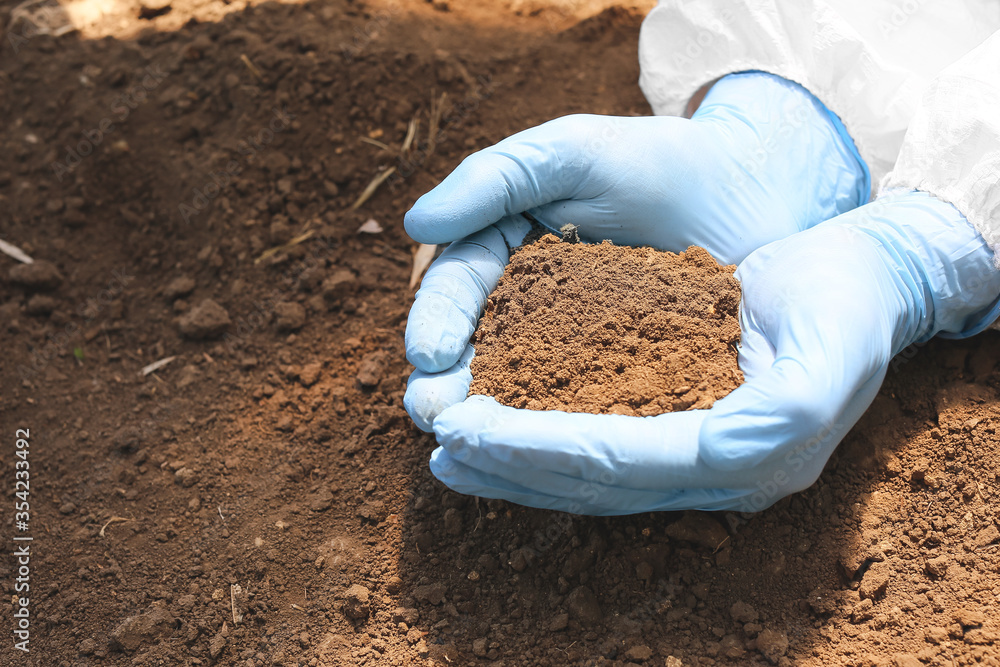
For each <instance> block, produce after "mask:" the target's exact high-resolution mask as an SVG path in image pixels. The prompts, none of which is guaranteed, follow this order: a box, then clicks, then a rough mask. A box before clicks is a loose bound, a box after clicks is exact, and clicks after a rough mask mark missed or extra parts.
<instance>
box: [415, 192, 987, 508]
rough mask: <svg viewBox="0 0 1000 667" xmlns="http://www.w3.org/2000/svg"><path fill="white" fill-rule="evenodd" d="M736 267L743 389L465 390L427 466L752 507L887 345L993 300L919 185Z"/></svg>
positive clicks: (629, 498)
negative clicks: (708, 402) (637, 413)
mask: <svg viewBox="0 0 1000 667" xmlns="http://www.w3.org/2000/svg"><path fill="white" fill-rule="evenodd" d="M737 277H738V278H739V280H740V281H741V283H742V287H743V301H742V303H741V308H740V325H741V328H742V341H741V350H740V367H741V368H742V369H743V372H744V374H745V376H746V383H745V384H743V385H742V386H740V387H739V388H738V389H736V390H735V391H733V392H732V393H731V394H730V395H729V396H727V397H725V398H723V399H721V400H719V401H717V402H716V404H715V405H714V406H713V407H712V408H711V409H710V410H697V411H688V412H682V413H672V414H666V415H660V416H656V417H626V416H620V415H589V414H569V413H564V412H557V411H547V412H539V411H529V410H515V409H513V408H507V407H504V406H501V405H499V404H498V403H496V402H495V401H494V400H493V399H491V398H486V397H483V396H472V397H469V398H468V399H467V400H466V401H464V402H463V403H460V404H457V405H454V406H452V407H450V408H448V409H447V410H445V411H444V412H443V413H442V414H441V415H440V416H438V417H437V419H436V420H435V421H434V432H435V433H436V434H437V438H438V442H439V443H440V444H441V447H439V448H438V449H437V450H435V452H434V454H433V456H432V459H431V470H432V471H433V472H434V474H435V475H436V476H437V477H438V478H439V479H440V480H442V481H443V482H444V483H445V484H447V485H448V486H450V487H451V488H453V489H455V490H456V491H460V492H462V493H469V494H475V495H479V496H485V497H490V498H504V499H508V500H512V501H514V502H517V503H520V504H523V505H530V506H534V507H542V508H549V509H559V510H565V511H569V512H574V513H582V514H606V515H610V514H626V513H633V512H644V511H653V510H680V509H705V510H723V509H732V510H741V511H756V510H760V509H763V508H765V507H768V506H770V505H771V504H773V503H774V502H775V501H777V500H778V499H780V498H782V497H784V496H786V495H789V494H791V493H794V492H796V491H799V490H802V489H804V488H806V487H808V486H810V485H811V484H812V483H813V482H814V481H815V480H816V478H817V477H818V476H819V474H820V472H821V471H822V469H823V466H824V464H825V463H826V461H827V459H828V458H829V456H830V454H831V453H832V452H833V450H834V448H835V447H836V446H837V444H838V443H839V442H840V441H841V439H842V438H843V437H844V435H845V434H846V433H847V431H848V430H849V429H850V428H851V427H852V426H853V425H854V424H855V423H856V422H857V420H858V419H859V418H860V417H861V415H862V413H863V412H864V411H865V410H866V409H867V407H868V406H869V404H870V403H871V402H872V400H873V399H874V398H875V395H876V393H877V392H878V389H879V386H880V385H881V384H882V380H883V378H884V377H885V374H886V370H887V368H888V365H889V361H890V360H891V359H892V357H893V356H894V355H895V354H896V353H897V352H899V351H900V350H902V349H903V348H904V347H906V346H907V345H910V344H912V343H914V342H917V341H922V340H925V339H927V338H930V337H931V336H933V335H935V334H937V333H941V332H950V333H952V334H955V335H965V334H971V333H975V332H978V331H980V330H982V329H983V328H985V327H986V326H987V325H988V324H989V323H990V322H992V321H993V320H994V319H995V318H996V315H997V311H998V304H997V296H998V295H1000V272H998V271H997V270H996V269H995V268H994V265H993V252H992V251H991V250H990V248H989V247H988V246H987V244H986V243H985V242H984V241H983V239H982V237H981V236H980V235H979V234H978V233H977V232H976V231H975V230H974V229H973V228H972V226H971V225H970V224H969V223H968V222H967V221H966V220H965V218H964V217H963V216H962V215H961V214H960V213H959V212H958V211H957V210H956V209H955V208H954V207H952V206H951V205H950V204H947V203H944V202H943V201H941V200H938V199H936V198H934V197H932V196H930V195H928V194H926V193H920V192H896V193H891V194H888V195H885V196H883V197H881V198H880V199H879V200H877V201H876V202H874V203H871V204H868V205H866V206H863V207H861V208H858V209H855V210H854V211H851V212H849V213H846V214H844V215H841V216H840V217H838V218H835V219H833V220H830V221H828V222H826V223H823V224H820V225H818V226H816V227H814V228H812V229H809V230H807V231H804V232H801V233H798V234H795V235H793V236H790V237H788V238H786V239H783V240H780V241H776V242H774V243H772V244H769V245H767V246H765V247H763V248H761V249H760V250H758V251H756V252H754V253H753V254H751V255H750V256H749V257H748V258H747V259H746V260H745V261H744V262H743V263H742V264H741V265H740V267H739V269H738V272H737ZM453 381H455V380H454V379H453ZM463 381H464V380H463ZM465 386H468V385H465ZM456 391H457V390H456Z"/></svg>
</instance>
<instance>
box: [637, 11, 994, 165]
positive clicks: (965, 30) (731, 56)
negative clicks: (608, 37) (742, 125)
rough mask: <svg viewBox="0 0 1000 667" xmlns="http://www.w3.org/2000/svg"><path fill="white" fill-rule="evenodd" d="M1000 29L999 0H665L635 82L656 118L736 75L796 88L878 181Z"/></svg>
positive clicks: (644, 43)
mask: <svg viewBox="0 0 1000 667" xmlns="http://www.w3.org/2000/svg"><path fill="white" fill-rule="evenodd" d="M997 30H1000V2H996V1H995V0H895V1H894V2H890V1H887V0H795V1H785V0H739V1H735V2H734V1H733V0H696V1H695V0H662V1H661V3H660V4H659V5H658V6H657V7H656V8H654V9H653V10H652V11H651V12H650V13H649V15H648V16H647V17H646V20H645V21H644V22H643V25H642V31H641V33H640V37H639V63H640V66H641V74H640V79H639V83H640V85H641V87H642V90H643V92H644V93H645V95H646V99H647V100H649V103H650V105H651V106H652V108H653V112H654V113H656V114H657V115H677V116H679V115H684V113H685V108H686V106H687V104H688V102H689V100H690V99H691V98H692V96H693V95H694V94H695V93H696V92H698V90H699V89H700V88H702V87H703V86H705V85H706V84H709V83H711V82H713V81H715V80H716V79H718V78H719V77H722V76H725V75H726V74H730V73H732V72H740V71H746V70H762V71H765V72H769V73H771V74H776V75H778V76H781V77H784V78H786V79H789V80H791V81H794V82H796V83H799V84H801V85H802V86H803V87H805V88H806V89H807V90H809V92H811V93H812V94H813V95H815V96H816V97H817V98H819V100H820V101H821V102H823V104H825V105H826V106H827V108H829V109H830V110H831V111H833V112H834V113H836V114H837V115H838V116H839V117H840V118H841V120H842V121H843V122H844V125H845V127H846V128H847V131H848V133H849V134H850V135H851V137H852V138H853V139H854V141H855V144H856V145H857V148H858V151H859V152H860V153H861V156H862V157H863V158H864V159H865V161H866V162H867V163H868V167H869V168H870V170H871V175H872V183H873V184H876V183H878V182H880V181H881V180H882V178H883V177H884V176H885V175H886V173H887V172H888V171H889V170H890V169H892V167H893V165H894V164H895V162H896V157H897V155H898V154H899V149H900V146H901V145H902V143H903V135H904V133H905V132H906V129H907V127H908V126H909V124H910V121H911V119H912V118H913V115H914V113H915V112H916V110H917V108H918V106H919V104H920V100H921V96H922V94H923V92H924V90H926V89H927V87H928V86H929V85H930V83H931V81H932V80H933V79H934V77H935V76H937V75H938V74H939V73H940V72H941V71H942V70H944V69H945V68H946V67H948V66H949V65H951V64H952V63H955V62H956V61H957V60H958V59H959V58H961V57H962V56H964V55H965V54H967V53H968V52H969V51H971V50H972V49H973V48H975V47H976V46H977V45H979V44H980V43H982V42H983V41H984V40H985V39H987V38H988V37H989V36H990V35H992V34H993V33H994V32H996V31H997ZM994 62H996V61H994ZM790 122H792V121H790ZM764 150H765V151H766V147H764ZM765 155H766V153H765Z"/></svg>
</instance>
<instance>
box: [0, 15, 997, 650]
mask: <svg viewBox="0 0 1000 667" xmlns="http://www.w3.org/2000/svg"><path fill="white" fill-rule="evenodd" d="M68 4H70V5H71V6H72V7H75V8H77V9H79V10H80V11H92V10H94V8H95V7H101V8H102V11H104V13H101V12H96V13H93V14H91V15H89V16H90V18H89V19H88V20H87V22H86V24H85V29H84V30H83V31H82V32H75V33H68V34H65V35H62V36H61V37H58V38H55V37H51V36H44V35H34V36H29V37H27V38H26V39H25V41H23V42H22V41H17V50H16V52H15V51H14V46H13V45H12V41H11V39H10V37H11V33H10V32H8V33H7V34H6V35H5V36H4V39H3V40H2V44H0V45H2V48H3V49H4V52H3V57H2V59H0V111H2V117H3V118H4V123H3V125H2V127H0V148H2V154H3V155H4V156H5V159H4V161H3V162H2V164H0V210H2V215H0V237H2V238H3V239H4V240H6V241H9V242H11V243H15V244H17V245H18V246H20V247H22V248H23V249H24V250H26V251H27V252H29V253H30V254H31V255H33V256H34V257H35V258H36V259H38V260H45V261H47V262H50V263H51V265H50V266H49V267H46V266H45V265H43V267H42V269H41V270H39V271H37V272H28V273H29V274H31V275H25V274H24V271H23V270H21V271H17V272H14V275H13V276H11V275H10V270H11V269H12V268H13V267H14V265H15V262H14V261H13V260H10V259H8V258H7V257H5V256H0V263H2V264H0V267H2V271H0V278H2V281H0V326H2V337H0V341H2V344H3V354H2V355H0V387H2V389H0V424H2V425H3V435H2V438H3V439H2V442H0V453H2V456H0V478H2V479H3V480H5V481H4V488H5V489H6V490H7V491H6V493H7V494H8V495H7V501H6V502H7V503H8V504H7V509H6V510H5V511H4V513H3V517H4V519H5V521H4V522H3V524H2V526H3V531H4V534H3V536H2V537H3V539H4V540H5V542H6V544H7V546H6V547H5V549H4V556H3V557H2V558H0V580H2V582H3V586H4V592H5V593H6V594H7V596H8V597H7V598H5V599H7V600H10V599H11V597H10V596H12V595H14V593H15V588H14V587H15V584H16V583H17V582H15V577H16V576H18V575H17V569H16V568H17V567H19V565H18V564H17V562H16V560H15V558H14V557H13V555H12V552H13V551H14V549H15V548H16V547H15V543H14V542H13V541H11V538H12V537H13V536H14V535H15V534H18V535H24V534H25V532H27V533H28V534H30V535H31V536H33V537H34V541H33V542H32V543H31V550H32V555H31V559H30V591H28V595H27V596H26V597H28V598H29V599H30V607H29V609H30V619H31V643H30V648H31V652H30V653H28V654H27V655H25V654H23V653H22V652H20V651H18V650H16V649H15V648H14V647H13V643H14V636H13V632H12V630H13V627H12V626H13V619H12V618H11V615H12V612H11V611H7V612H4V614H3V615H2V619H3V620H2V624H3V626H4V627H3V634H4V640H3V642H0V664H2V665H15V666H16V665H32V666H37V667H52V666H53V665H55V666H57V667H63V666H67V667H69V666H73V667H75V666H77V665H82V666H89V665H115V666H135V667H145V666H152V665H210V664H215V665H225V666H230V665H232V666H239V667H248V666H250V665H253V666H255V667H261V666H264V665H284V666H286V667H287V666H290V665H291V666H299V665H311V666H312V665H324V666H326V665H413V664H422V665H426V664H428V663H429V662H430V663H431V664H436V665H462V664H483V665H485V664H490V665H508V666H518V667H520V666H526V665H528V666H530V665H566V664H573V665H626V664H630V663H634V664H641V665H659V666H661V667H662V666H663V665H665V664H666V665H671V666H672V667H675V666H676V665H678V664H683V665H701V664H706V665H707V664H729V665H754V664H767V662H766V660H767V658H765V655H768V656H771V657H775V658H776V659H778V660H779V662H780V661H781V660H782V659H783V660H784V663H783V664H796V665H809V666H813V665H815V666H820V665H874V664H880V665H892V664H895V665H916V664H917V663H916V662H915V661H920V663H921V664H926V665H948V666H950V665H971V664H993V665H996V664H997V663H998V661H1000V649H998V648H997V633H998V620H997V616H996V612H995V610H996V608H997V605H998V604H1000V600H998V599H997V596H998V590H1000V553H998V551H1000V539H998V535H997V526H996V521H997V519H996V517H997V516H998V511H1000V491H998V487H1000V480H998V477H997V474H998V473H997V471H998V470H1000V435H998V433H997V428H998V427H1000V418H998V408H1000V397H998V393H997V389H998V387H1000V373H998V372H997V362H998V360H1000V338H998V335H997V334H996V333H995V332H989V333H987V334H984V335H982V336H979V337H977V338H975V339H973V340H970V341H965V342H946V341H936V342H933V343H931V344H929V345H926V346H924V347H921V348H912V349H910V350H908V351H906V352H905V353H904V354H903V355H902V356H901V357H900V358H899V359H898V360H897V362H896V363H894V366H893V368H892V369H891V371H890V374H889V378H888V380H887V382H886V386H885V387H884V389H883V390H882V392H881V393H880V395H879V397H878V399H877V400H876V402H875V404H874V405H873V406H872V409H871V410H870V411H869V413H868V415H867V416H866V417H865V418H864V420H863V421H862V423H861V424H859V426H858V427H857V428H856V429H854V431H853V432H852V434H851V435H850V436H849V437H848V438H847V440H846V441H845V443H844V444H843V445H842V446H841V447H840V450H839V452H838V454H837V455H836V456H835V457H834V459H833V460H832V461H831V462H830V464H829V465H828V466H827V469H826V471H825V473H824V474H823V476H822V477H821V478H820V480H819V482H818V483H817V484H816V485H815V486H814V487H812V488H810V489H809V490H807V491H806V492H805V493H802V494H800V495H798V496H796V497H794V498H790V499H787V500H783V501H781V502H779V503H778V504H777V505H775V506H774V507H773V508H771V509H769V510H767V511H766V512H763V513H761V514H759V515H747V516H745V517H744V516H740V515H735V514H721V515H701V514H690V515H677V514H656V515H648V514H647V515H640V516H633V517H624V518H614V519H594V518H586V517H574V516H567V515H563V514H558V513H552V512H545V511H538V510H530V509H525V508H522V507H517V506H514V505H510V504H508V503H503V502H497V501H489V502H485V501H476V500H475V499H473V498H467V497H462V496H458V495H456V494H454V493H451V492H449V491H447V490H446V489H444V488H443V487H442V486H441V485H440V484H439V483H437V482H436V481H435V480H434V479H433V477H432V476H431V475H430V472H429V471H428V468H427V459H428V456H429V455H430V452H431V450H432V449H433V448H434V446H435V443H434V440H433V437H431V436H428V435H424V434H422V433H420V432H419V431H418V430H417V429H416V428H415V427H413V426H412V425H411V423H410V422H409V420H408V418H407V417H406V414H405V412H404V410H403V407H402V396H403V391H404V382H405V379H406V376H407V375H408V373H409V371H410V369H409V367H408V366H407V365H406V362H405V360H404V356H403V346H402V333H403V328H404V325H405V317H406V313H407V310H408V308H409V304H410V302H411V300H412V292H411V291H410V290H409V289H408V287H407V283H408V279H409V272H410V263H411V252H412V250H413V248H414V244H413V243H412V242H411V241H410V240H409V239H407V238H406V236H405V234H404V233H403V228H402V216H403V213H404V212H405V211H406V209H407V208H408V207H409V206H410V205H411V204H412V202H413V201H414V200H415V199H416V197H417V196H418V195H420V194H421V193H423V192H425V191H426V190H427V189H428V188H430V187H431V186H432V185H433V184H434V183H436V182H437V181H439V180H440V179H441V178H443V177H444V175H445V174H447V173H448V172H449V171H450V170H451V169H452V168H454V166H455V165H456V164H458V162H459V161H460V160H461V159H462V158H463V157H464V156H465V155H467V154H468V153H469V152H471V151H473V150H475V149H477V148H479V147H483V146H486V145H489V144H491V143H494V142H496V141H498V140H500V139H501V138H503V137H504V136H505V135H507V134H509V133H511V132H514V131H517V130H519V129H522V128H525V127H529V126H533V125H537V124H539V123H541V122H543V121H545V120H547V119H550V118H552V117H555V116H558V115H562V114H566V113H572V112H592V113H620V114H642V113H648V108H647V107H646V105H645V103H644V102H643V100H642V97H641V95H640V92H639V90H638V88H637V86H636V85H635V81H636V79H637V76H638V66H637V63H636V55H635V53H636V40H637V36H638V30H639V21H640V15H639V14H638V13H635V12H630V11H626V10H620V9H612V10H609V11H608V12H605V13H600V14H597V15H596V16H594V17H593V18H590V19H587V20H585V21H582V22H579V17H578V16H575V15H573V14H572V12H569V11H568V10H566V11H564V10H563V9H560V8H559V7H558V6H557V7H554V8H545V7H544V5H542V4H541V3H539V2H537V1H534V2H532V1H526V2H521V1H519V2H517V3H516V7H515V6H512V5H511V4H506V5H504V4H499V5H498V3H495V2H485V1H479V0H470V1H469V2H463V3H450V4H449V5H446V4H445V3H442V2H435V3H426V2H423V1H418V0H407V1H402V0H401V1H400V2H397V3H385V4H379V3H377V2H371V3H367V4H363V3H361V2H358V1H357V0H355V1H354V2H347V1H346V0H326V1H323V2H320V1H318V0H317V1H313V2H306V3H305V4H280V3H264V4H255V3H247V2H244V1H243V0H234V1H233V2H231V3H229V4H226V3H224V2H221V1H219V0H175V1H174V2H172V3H171V4H170V5H166V7H169V11H165V8H164V6H163V5H162V3H161V6H160V7H159V8H157V7H156V4H157V3H156V2H154V1H153V0H150V1H149V2H143V3H141V4H142V7H140V6H137V5H138V3H116V4H111V3H68ZM14 6H15V3H14V2H4V3H2V5H0V24H2V25H5V26H6V25H9V14H10V11H11V9H12V8H13V7H14ZM569 6H570V4H569V3H566V4H565V5H563V7H569ZM573 6H576V5H575V4H574V5H573ZM446 9H449V11H445V10H446ZM141 16H145V17H146V18H140V17H141ZM21 34H22V33H20V32H16V33H15V35H17V36H20V35H21ZM241 55H246V56H247V59H248V60H249V61H250V62H251V63H252V64H253V65H254V67H255V68H256V69H257V71H258V73H259V76H258V74H255V73H254V71H253V70H251V69H250V68H249V67H248V66H247V65H246V63H245V61H244V60H243V59H242V58H241ZM148 68H151V69H148ZM161 73H162V74H164V75H165V76H163V78H160V76H159V75H160V74H161ZM154 75H155V76H154ZM466 75H468V76H466ZM146 77H149V78H148V79H147V78H146ZM144 80H145V85H144V84H143V81H144ZM136 86H138V87H136ZM442 92H447V93H448V97H447V99H446V100H445V103H444V114H443V118H442V121H441V127H442V128H443V129H444V133H443V134H439V135H438V137H437V141H436V146H435V148H434V150H433V151H431V150H430V149H429V143H428V141H427V134H426V128H427V127H428V120H429V111H430V100H431V98H432V96H433V97H434V98H435V99H440V94H441V93H442ZM123 105H124V106H123ZM133 105H134V108H133ZM125 109H128V114H127V115H125ZM275 109H278V111H279V112H281V111H282V110H284V111H285V112H287V114H286V115H280V114H279V115H278V116H276V115H275V111H274V110H275ZM289 115H290V116H294V118H289V119H288V121H287V127H286V120H284V119H286V118H288V116H289ZM414 116H417V117H418V118H419V119H420V121H421V122H420V127H421V128H423V129H422V130H421V132H420V139H419V142H418V146H417V148H418V149H419V152H415V153H412V154H411V155H409V156H408V158H407V161H405V162H404V161H401V160H400V158H398V157H396V156H395V155H394V154H392V153H390V152H387V151H384V150H382V149H380V148H379V147H377V146H374V145H372V144H370V143H366V142H362V141H361V140H360V138H361V137H368V138H374V139H375V140H378V141H383V142H385V143H387V144H389V145H391V146H399V144H400V143H401V141H402V139H403V137H404V136H405V134H406V128H407V124H408V123H409V121H410V120H411V119H412V118H413V117H414ZM105 118H107V119H109V121H113V125H114V129H111V128H109V127H107V125H106V124H105V129H104V130H101V132H102V138H101V141H100V142H99V143H98V144H97V145H96V146H94V147H92V148H91V149H90V150H88V149H87V145H86V144H85V143H83V142H84V139H85V138H86V137H87V136H89V137H91V138H93V139H94V140H96V139H97V136H98V135H97V134H96V133H95V129H96V130H99V129H100V127H101V125H102V120H103V119H105ZM272 122H274V124H275V128H277V129H278V130H280V131H272V134H271V135H268V133H267V132H264V130H265V129H270V127H269V126H270V124H271V123H272ZM248 138H249V139H251V140H252V141H250V140H248ZM88 141H89V139H88ZM241 142H243V143H241ZM253 142H257V144H256V146H255V145H254V143H253ZM81 146H82V147H83V148H82V149H80V147H81ZM67 147H72V148H73V150H74V151H77V152H78V153H80V152H87V153H88V155H80V156H79V164H76V165H75V166H74V167H73V169H72V171H71V172H70V173H68V174H63V176H62V178H61V179H60V178H59V177H58V176H57V174H56V169H54V168H53V164H54V163H57V162H61V163H62V164H63V166H66V165H67V153H68V152H69V151H68V149H67ZM69 158H70V160H69V161H70V162H76V158H75V157H73V156H72V155H70V156H69ZM232 160H236V165H235V166H236V167H237V168H239V171H240V173H239V174H238V175H236V176H235V177H233V178H232V180H231V181H230V182H229V183H228V184H226V185H224V186H221V187H220V191H218V192H216V191H215V189H214V188H213V187H212V183H213V178H212V173H213V172H216V178H219V179H220V181H224V178H223V177H222V176H221V175H219V172H220V169H221V170H225V169H226V167H227V166H228V165H229V164H230V162H231V161H232ZM57 166H58V165H57ZM388 166H396V167H397V172H398V173H399V174H400V178H399V179H398V180H394V181H393V182H392V183H389V182H387V183H386V184H384V185H383V186H382V188H381V189H380V190H379V191H378V192H377V193H376V194H375V196H374V197H373V198H372V199H371V200H370V201H369V202H368V203H367V204H365V205H363V206H362V207H361V208H359V209H358V210H356V211H352V210H351V209H350V207H351V204H352V203H353V202H354V200H355V199H356V198H357V196H358V195H359V194H360V193H361V192H362V190H363V189H364V188H365V186H366V185H367V183H368V182H369V181H370V180H371V178H372V177H373V176H374V175H375V174H376V173H377V172H378V170H379V168H380V167H388ZM195 189H197V190H198V192H200V193H202V194H201V196H203V197H204V198H205V201H202V200H201V199H199V198H198V197H199V195H198V193H196V192H195ZM206 190H207V192H206ZM192 202H194V204H197V205H199V206H200V207H201V208H200V210H198V209H196V210H197V214H193V215H191V216H190V218H189V219H188V220H187V221H185V219H184V217H183V216H182V215H181V213H180V210H179V207H180V204H182V203H183V204H188V205H192V206H193V205H194V204H192ZM369 217H374V218H375V219H376V220H377V221H378V222H379V223H380V224H381V225H382V227H383V228H384V230H385V231H384V232H382V233H380V234H374V235H372V234H358V233H356V232H357V229H358V228H359V227H360V226H361V225H362V223H364V222H365V221H366V220H367V219H368V218H369ZM308 230H315V231H314V232H313V235H312V236H311V237H309V238H308V239H306V240H305V241H304V242H302V243H300V244H299V245H297V246H295V247H294V248H292V249H290V250H287V251H283V252H279V253H277V254H275V255H274V256H273V257H271V258H270V259H265V260H263V261H261V262H259V263H255V262H254V260H255V258H257V257H259V256H260V255H261V253H262V252H263V251H264V250H266V249H268V248H271V247H274V246H277V245H278V244H281V243H284V242H287V241H288V240H290V239H291V238H295V237H297V236H300V235H301V234H303V233H305V232H306V231H308ZM51 268H55V269H56V271H52V270H50V269H51ZM8 278H10V280H8ZM207 301H212V302H214V305H213V304H211V303H206V302H207ZM216 306H218V308H217V307H216ZM296 306H298V307H296ZM220 308H221V310H222V311H225V312H224V314H223V312H221V311H220ZM192 312H196V313H197V314H192V315H189V316H188V317H182V316H184V315H185V314H188V313H192ZM178 318H182V320H181V321H180V322H179V321H177V319H178ZM227 319H228V320H229V323H228V324H227V323H226V320H227ZM181 326H184V327H185V330H183V331H182V329H181ZM219 331H222V333H221V338H211V336H213V335H215V336H218V335H220V334H219ZM198 336H207V337H206V338H199V337H198ZM168 356H176V359H174V361H173V362H172V363H170V364H168V365H166V366H164V367H163V368H161V369H160V370H158V371H155V372H153V373H151V374H149V375H146V376H143V375H141V374H140V372H139V371H140V370H141V369H142V368H143V366H145V365H146V364H149V363H152V362H154V361H157V360H159V359H161V358H164V357H168ZM904 362H905V363H904ZM20 428H24V429H30V443H31V446H30V454H29V455H28V460H29V463H30V473H31V477H30V483H31V495H30V505H31V510H30V521H29V530H28V531H17V530H16V526H15V525H14V523H13V521H14V510H13V507H14V500H15V497H14V495H13V494H14V492H15V484H14V481H15V476H14V475H15V470H17V469H16V468H15V465H16V463H17V462H18V461H20V460H21V459H19V458H17V457H16V455H15V451H16V445H15V437H16V429H20ZM123 519H124V520H123ZM727 537H728V539H726V538H727ZM720 542H722V544H721V546H720ZM236 586H238V587H239V588H236ZM7 609H12V607H8V608H7ZM785 640H787V642H788V644H787V648H785ZM779 653H784V656H783V658H777V656H778V654H779Z"/></svg>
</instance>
